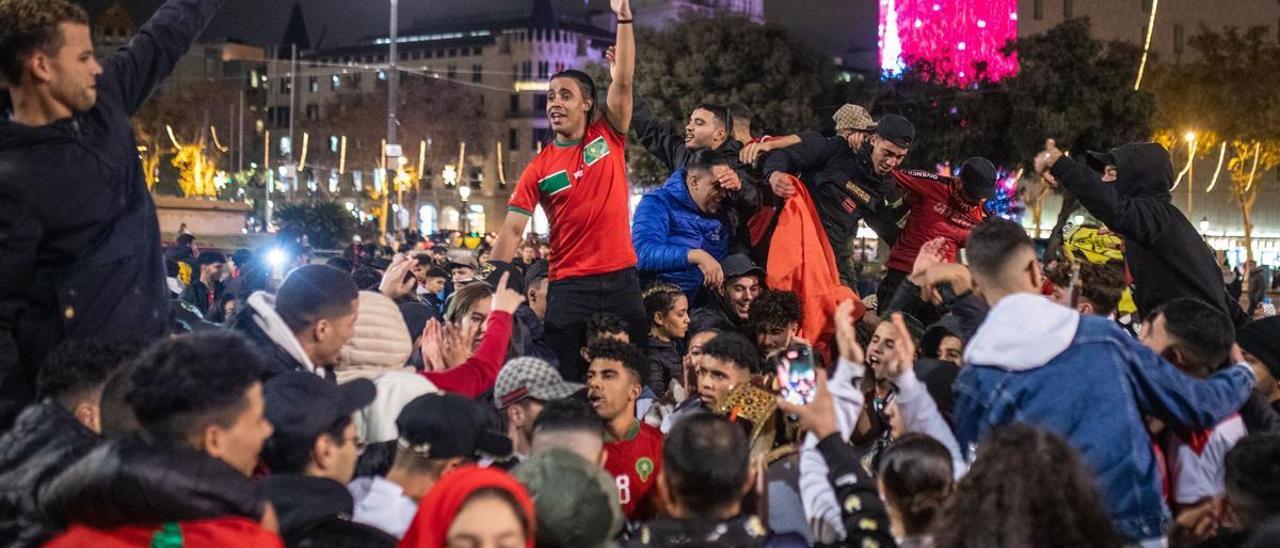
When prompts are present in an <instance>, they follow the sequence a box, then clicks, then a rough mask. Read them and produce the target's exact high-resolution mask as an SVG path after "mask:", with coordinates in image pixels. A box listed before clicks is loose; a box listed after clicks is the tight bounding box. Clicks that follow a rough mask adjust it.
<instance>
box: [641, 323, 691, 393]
mask: <svg viewBox="0 0 1280 548" xmlns="http://www.w3.org/2000/svg"><path fill="white" fill-rule="evenodd" d="M683 346H684V345H683V344H682V343H681V342H679V341H672V342H663V341H662V340H660V339H658V338H657V337H654V336H652V335H650V336H649V341H648V354H649V383H648V385H649V388H652V389H653V393H654V394H657V395H658V397H659V398H661V397H663V396H665V395H667V388H668V387H669V386H671V383H673V382H674V383H681V384H683V382H684V380H683V375H684V362H683V358H684V352H683V348H682V347H683Z"/></svg>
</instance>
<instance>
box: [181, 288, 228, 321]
mask: <svg viewBox="0 0 1280 548" xmlns="http://www.w3.org/2000/svg"><path fill="white" fill-rule="evenodd" d="M225 292H226V287H225V286H223V285H222V282H218V281H215V282H213V291H209V287H208V286H206V285H204V282H202V281H200V280H199V279H195V280H191V285H188V286H187V288H186V289H184V290H182V295H180V296H179V297H178V298H179V299H182V302H185V303H187V304H190V305H191V306H194V307H195V308H196V310H199V311H200V314H201V315H202V316H204V317H205V318H208V317H209V310H210V308H209V307H210V306H212V305H215V304H217V302H218V299H221V298H222V294H223V293H225ZM211 293H212V294H213V298H212V299H210V298H209V295H210V294H211Z"/></svg>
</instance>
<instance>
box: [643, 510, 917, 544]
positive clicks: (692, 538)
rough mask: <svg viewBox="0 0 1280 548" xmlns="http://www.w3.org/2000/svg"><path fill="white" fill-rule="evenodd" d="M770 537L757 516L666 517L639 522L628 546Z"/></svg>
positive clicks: (763, 541) (745, 541) (743, 541)
mask: <svg viewBox="0 0 1280 548" xmlns="http://www.w3.org/2000/svg"><path fill="white" fill-rule="evenodd" d="M768 540H769V532H768V530H767V529H765V526H764V523H762V522H761V521H760V518H758V517H755V516H740V517H736V518H733V519H729V520H713V519H696V518H695V519H671V518H663V519H658V520H654V521H651V522H649V523H646V524H644V525H642V526H640V531H639V532H638V533H636V534H635V535H633V536H632V537H631V541H630V542H628V543H627V546H628V547H631V548H636V547H643V546H658V547H676V546H690V547H705V546H732V547H734V548H751V547H760V546H765V545H766V543H767V542H768ZM889 546H892V545H889Z"/></svg>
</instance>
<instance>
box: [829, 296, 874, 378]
mask: <svg viewBox="0 0 1280 548" xmlns="http://www.w3.org/2000/svg"><path fill="white" fill-rule="evenodd" d="M854 308H856V307H855V306H854V304H853V301H852V300H848V301H844V302H842V303H840V304H839V305H837V306H836V314H835V320H836V344H838V345H839V346H840V357H841V358H844V359H845V360H846V361H849V362H851V363H856V364H863V363H866V358H867V357H866V354H865V353H864V352H863V351H862V346H860V345H859V344H858V328H857V326H856V325H854V321H853V310H854Z"/></svg>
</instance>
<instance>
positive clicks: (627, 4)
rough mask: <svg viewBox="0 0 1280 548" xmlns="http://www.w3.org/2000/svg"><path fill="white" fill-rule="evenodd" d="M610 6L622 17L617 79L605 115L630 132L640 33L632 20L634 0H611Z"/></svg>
mask: <svg viewBox="0 0 1280 548" xmlns="http://www.w3.org/2000/svg"><path fill="white" fill-rule="evenodd" d="M609 7H610V8H612V9H613V13H614V15H616V16H617V17H618V21H620V22H619V23H618V36H617V39H616V40H617V42H616V44H615V45H614V48H616V49H615V50H614V56H615V59H616V60H615V62H614V64H613V67H612V68H611V69H610V71H609V72H610V75H611V76H612V77H613V82H612V83H610V84H609V94H608V96H607V97H606V98H605V106H606V107H607V108H606V109H605V117H606V119H607V120H608V121H609V124H610V125H612V126H613V129H616V130H618V132H619V133H622V134H624V135H625V134H626V133H627V130H629V129H631V108H632V104H631V102H632V98H631V94H632V92H633V90H634V88H635V74H636V34H635V24H633V23H632V22H631V20H632V19H631V18H632V16H631V0H610V1H609Z"/></svg>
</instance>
